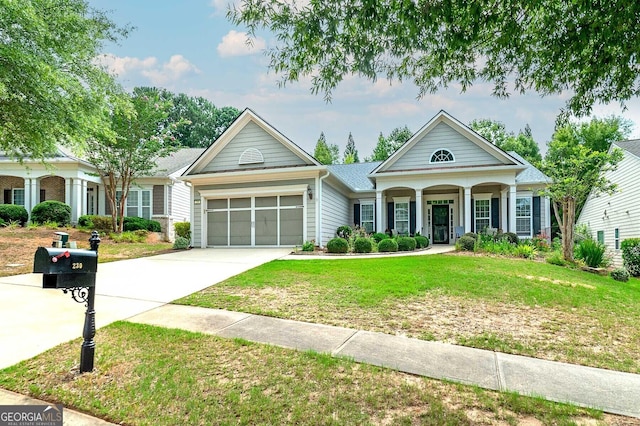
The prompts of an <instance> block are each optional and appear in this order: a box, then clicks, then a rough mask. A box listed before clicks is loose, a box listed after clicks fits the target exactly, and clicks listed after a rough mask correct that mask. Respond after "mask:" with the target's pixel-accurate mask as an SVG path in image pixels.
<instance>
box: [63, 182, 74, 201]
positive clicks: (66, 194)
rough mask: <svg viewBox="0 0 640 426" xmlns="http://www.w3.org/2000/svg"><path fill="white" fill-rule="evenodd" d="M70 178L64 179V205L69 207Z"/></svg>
mask: <svg viewBox="0 0 640 426" xmlns="http://www.w3.org/2000/svg"><path fill="white" fill-rule="evenodd" d="M71 182H72V179H71V178H64V203H65V204H66V205H68V206H71Z"/></svg>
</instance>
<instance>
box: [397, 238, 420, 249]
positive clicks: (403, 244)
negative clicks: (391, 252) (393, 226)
mask: <svg viewBox="0 0 640 426" xmlns="http://www.w3.org/2000/svg"><path fill="white" fill-rule="evenodd" d="M415 249H416V239H415V238H413V237H398V250H399V251H413V250H415Z"/></svg>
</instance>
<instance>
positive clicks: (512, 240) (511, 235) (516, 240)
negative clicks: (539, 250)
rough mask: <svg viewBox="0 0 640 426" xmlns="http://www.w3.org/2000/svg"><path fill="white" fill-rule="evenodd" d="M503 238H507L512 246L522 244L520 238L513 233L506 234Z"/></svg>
mask: <svg viewBox="0 0 640 426" xmlns="http://www.w3.org/2000/svg"><path fill="white" fill-rule="evenodd" d="M502 237H503V238H507V239H508V240H509V242H510V243H511V244H518V243H520V238H518V236H517V235H516V234H514V233H513V232H505V233H504V234H502Z"/></svg>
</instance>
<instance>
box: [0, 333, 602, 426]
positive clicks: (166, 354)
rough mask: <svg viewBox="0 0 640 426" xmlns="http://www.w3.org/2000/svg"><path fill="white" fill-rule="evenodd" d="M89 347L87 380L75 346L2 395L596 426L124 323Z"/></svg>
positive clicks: (307, 415) (143, 411)
mask: <svg viewBox="0 0 640 426" xmlns="http://www.w3.org/2000/svg"><path fill="white" fill-rule="evenodd" d="M96 339H97V348H96V364H95V370H94V372H92V373H86V374H82V375H78V374H77V370H75V366H76V365H77V357H78V349H79V346H80V341H79V340H76V341H73V342H69V343H66V344H63V345H60V346H58V347H56V348H53V349H51V350H49V351H47V352H45V353H44V354H41V355H39V356H37V357H36V358H34V359H31V360H28V361H23V362H21V363H19V364H17V365H16V366H13V367H10V368H8V369H5V370H2V371H0V386H2V387H4V388H7V389H11V390H13V391H16V392H19V393H22V394H25V395H29V396H32V397H36V398H40V399H44V400H46V401H49V402H52V403H61V404H63V405H64V406H65V407H67V408H75V409H77V410H80V411H83V412H87V413H89V414H92V415H94V416H98V417H101V418H104V419H106V420H109V421H111V422H114V423H124V424H131V425H134V424H135V425H151V424H153V425H177V424H305V425H306V424H309V425H316V424H336V425H342V424H363V425H366V424H426V425H465V424H474V423H483V424H495V423H498V422H507V423H509V424H519V423H522V422H527V423H531V422H535V420H534V419H538V421H540V422H542V423H543V424H572V423H575V422H576V421H578V420H581V421H582V420H585V419H593V420H592V421H594V420H595V421H596V422H599V421H603V420H606V419H605V418H604V417H603V415H602V413H600V412H597V411H593V410H587V409H581V408H576V407H573V406H569V405H563V404H555V403H551V402H546V401H543V400H540V399H534V398H526V397H523V396H519V395H515V394H501V393H497V392H491V391H485V390H482V389H479V388H476V387H470V386H463V385H460V384H453V383H446V382H440V381H435V380H429V379H424V378H419V377H415V376H412V375H408V374H403V373H399V372H395V371H392V370H386V369H383V368H379V367H375V366H370V365H363V364H357V363H355V362H352V361H349V360H346V359H341V358H333V357H331V356H329V355H325V354H318V353H313V352H304V353H303V352H296V351H292V350H288V349H283V348H277V347H273V346H267V345H261V344H255V343H251V342H247V341H245V340H241V339H222V338H218V337H215V336H209V335H204V334H199V333H190V332H186V331H181V330H169V329H163V328H158V327H153V326H146V325H139V324H131V323H126V322H118V323H115V324H112V325H110V326H108V327H105V328H102V329H100V331H99V333H98V336H97V337H96ZM468 413H473V414H472V415H468Z"/></svg>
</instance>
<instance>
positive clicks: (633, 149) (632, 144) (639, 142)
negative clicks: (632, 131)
mask: <svg viewBox="0 0 640 426" xmlns="http://www.w3.org/2000/svg"><path fill="white" fill-rule="evenodd" d="M615 144H616V145H617V146H619V147H620V148H622V149H624V150H626V151H629V152H630V153H632V154H633V155H635V156H636V157H640V139H633V140H629V141H621V142H615Z"/></svg>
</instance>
